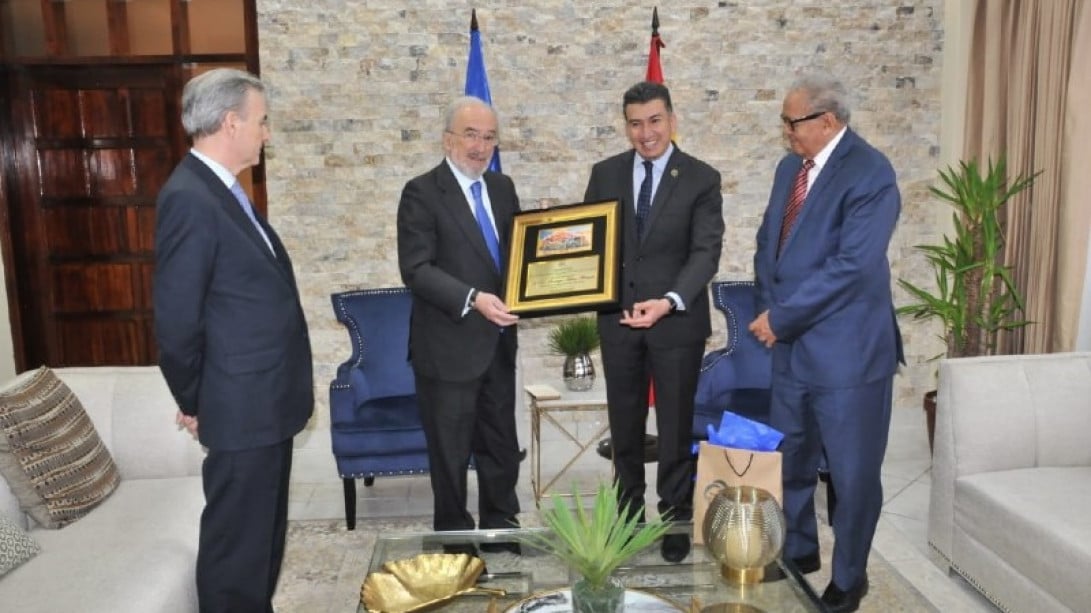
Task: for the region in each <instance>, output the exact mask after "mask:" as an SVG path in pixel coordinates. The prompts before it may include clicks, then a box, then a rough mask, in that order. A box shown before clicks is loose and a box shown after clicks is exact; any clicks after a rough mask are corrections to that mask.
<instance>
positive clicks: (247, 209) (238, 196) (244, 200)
mask: <svg viewBox="0 0 1091 613" xmlns="http://www.w3.org/2000/svg"><path fill="white" fill-rule="evenodd" d="M231 193H232V195H234V196H235V200H238V201H239V206H241V207H242V210H243V212H244V213H246V216H247V217H249V218H250V223H252V224H254V227H255V228H257V231H258V234H260V235H261V238H262V239H264V240H265V244H266V245H268V246H269V251H270V252H272V254H273V255H276V250H275V249H273V243H272V242H271V241H270V240H269V237H268V236H266V234H265V230H264V229H263V228H262V227H261V224H260V223H258V217H257V215H255V214H254V206H253V205H252V204H250V198H249V197H247V195H246V192H245V191H244V190H243V189H242V185H240V184H239V182H238V181H235V184H234V185H232V186H231Z"/></svg>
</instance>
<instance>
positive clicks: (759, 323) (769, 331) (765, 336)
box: [747, 309, 777, 347]
mask: <svg viewBox="0 0 1091 613" xmlns="http://www.w3.org/2000/svg"><path fill="white" fill-rule="evenodd" d="M747 328H748V329H749V330H750V332H751V334H753V335H754V336H755V337H756V338H757V339H758V340H759V341H761V342H762V344H764V345H765V346H766V347H772V346H773V343H776V342H777V335H776V334H773V328H771V327H769V310H768V309H766V310H764V311H762V313H761V315H758V316H757V317H756V318H755V319H754V321H752V322H750V325H749V326H747Z"/></svg>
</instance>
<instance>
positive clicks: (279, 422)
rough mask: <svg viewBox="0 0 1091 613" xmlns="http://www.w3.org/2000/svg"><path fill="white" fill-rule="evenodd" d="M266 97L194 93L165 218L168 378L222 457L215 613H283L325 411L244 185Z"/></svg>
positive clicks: (202, 572) (203, 596) (216, 77)
mask: <svg viewBox="0 0 1091 613" xmlns="http://www.w3.org/2000/svg"><path fill="white" fill-rule="evenodd" d="M264 92H265V88H264V86H263V85H262V83H261V81H259V80H258V79H257V77H254V76H253V75H250V74H248V73H245V72H242V71H239V70H234V69H216V70H212V71H209V72H206V73H204V74H202V75H200V76H198V77H195V78H194V79H192V80H191V81H190V82H189V83H187V84H186V86H185V89H184V90H183V92H182V124H183V127H184V128H185V130H186V133H187V134H189V135H190V136H191V137H192V139H193V148H192V149H191V150H190V153H189V155H187V156H186V157H185V158H184V159H183V160H182V162H181V163H180V164H179V165H178V167H177V168H176V169H175V170H174V172H173V173H172V174H171V176H170V178H169V179H168V180H167V182H166V184H165V185H164V186H163V189H162V190H161V191H160V192H159V198H158V201H157V208H156V214H157V219H156V229H155V252H156V267H155V279H154V291H153V294H154V302H155V335H156V340H157V341H158V343H159V368H160V369H161V370H162V372H163V376H164V378H165V379H166V381H167V384H168V386H169V387H170V390H171V393H172V394H173V395H174V398H175V400H176V401H177V402H178V407H179V413H178V416H177V420H178V423H179V424H180V425H181V426H184V427H185V428H186V429H188V430H189V431H190V432H191V433H193V434H194V435H196V436H198V437H199V439H200V441H201V444H203V445H204V446H205V447H207V448H208V455H207V457H206V458H205V461H204V466H203V468H202V476H203V483H204V492H205V509H204V512H203V513H202V514H201V533H200V540H199V546H198V553H197V594H198V598H199V600H200V608H201V611H202V612H231V613H238V612H263V611H272V610H273V608H272V604H271V603H272V597H273V592H274V590H275V589H276V584H277V577H278V575H279V573H280V563H281V559H282V558H283V554H284V538H285V532H286V529H287V518H288V475H289V472H290V470H291V465H292V437H293V436H294V435H295V434H296V433H298V432H299V431H300V430H302V429H303V427H304V425H306V423H307V420H308V418H309V417H310V415H311V411H312V409H313V407H314V383H313V379H312V376H311V346H310V339H309V338H308V336H307V322H306V321H305V320H304V316H303V309H302V307H301V306H300V303H299V292H298V290H297V289H296V283H295V277H294V276H293V273H292V264H291V261H290V260H289V259H288V254H287V252H285V250H284V245H283V244H282V243H281V242H280V239H279V238H278V237H277V234H276V232H274V231H273V228H272V227H271V226H269V224H268V223H267V222H266V221H265V219H264V218H262V217H261V215H258V214H256V212H255V211H253V208H252V206H251V204H250V202H249V199H248V198H247V197H246V194H245V192H243V191H242V188H241V187H240V186H239V183H238V181H237V179H236V175H238V174H239V173H240V172H242V171H243V170H244V169H246V168H248V167H250V166H253V165H254V164H256V163H258V160H259V158H260V156H261V149H262V146H263V145H264V144H265V142H266V141H268V139H269V128H268V124H267V122H268V119H267V117H266V105H265V93H264ZM198 422H199V424H200V426H199V427H198Z"/></svg>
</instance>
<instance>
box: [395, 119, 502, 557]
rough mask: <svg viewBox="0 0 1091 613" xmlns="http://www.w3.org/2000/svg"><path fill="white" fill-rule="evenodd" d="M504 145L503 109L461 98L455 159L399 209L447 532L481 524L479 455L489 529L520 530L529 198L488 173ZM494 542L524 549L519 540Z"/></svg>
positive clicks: (404, 270)
mask: <svg viewBox="0 0 1091 613" xmlns="http://www.w3.org/2000/svg"><path fill="white" fill-rule="evenodd" d="M497 141H498V127H497V117H496V112H495V111H494V110H493V109H492V108H491V107H490V106H489V105H488V104H486V103H485V102H484V101H482V100H479V99H477V98H473V97H463V98H459V99H457V100H455V101H454V102H453V103H451V105H450V107H449V108H448V111H447V118H446V123H445V125H444V129H443V150H444V153H445V154H446V155H445V159H444V160H443V161H442V162H440V163H439V165H438V166H436V167H435V168H433V169H432V170H429V171H428V172H426V173H424V174H422V175H420V176H418V177H415V178H413V179H411V180H410V181H409V182H408V183H406V185H405V189H404V190H403V191H402V196H401V202H400V203H399V205H398V266H399V267H400V269H401V275H402V280H403V281H404V282H405V285H406V286H407V287H408V288H409V289H410V291H411V292H412V293H413V312H412V320H411V324H410V330H409V357H410V360H411V361H412V363H413V373H414V375H415V378H416V384H417V395H418V398H419V400H420V408H421V420H422V423H423V426H424V435H425V438H426V440H427V442H428V462H429V466H430V471H429V472H430V476H431V480H432V495H433V499H434V512H435V515H434V518H433V526H434V528H435V529H436V530H472V529H473V528H474V518H473V517H472V516H471V515H470V513H469V511H467V508H466V476H467V475H466V471H467V465H468V464H469V462H470V455H471V454H472V455H473V457H474V462H475V465H476V467H477V487H478V490H479V493H478V512H479V518H478V525H479V526H480V527H482V528H511V527H513V526H515V525H518V523H517V519H516V515H517V514H518V513H519V499H518V497H517V496H516V494H515V485H516V482H517V481H518V480H519V461H520V459H521V455H520V451H519V445H518V437H517V433H516V428H515V351H516V332H517V330H516V326H515V325H514V324H515V323H516V321H518V319H519V318H518V316H516V315H514V314H512V313H511V312H510V311H509V310H508V308H507V306H506V305H505V304H504V302H503V301H502V300H501V298H500V296H499V294H500V293H501V287H502V279H501V274H502V271H503V270H504V265H503V264H504V262H503V257H504V254H505V253H506V252H507V244H508V240H509V236H508V233H509V231H510V227H511V223H512V217H513V216H514V215H515V213H517V212H518V211H519V197H518V196H517V195H516V193H515V184H514V183H513V182H512V180H511V179H510V178H508V177H507V176H506V175H503V174H500V173H499V172H491V171H489V170H488V167H489V162H490V160H491V159H492V156H493V152H494V151H495V150H496V145H497ZM491 545H493V546H495V545H501V546H503V547H504V548H507V549H510V550H512V551H515V552H518V544H517V543H503V544H491ZM482 547H483V548H484V547H485V546H484V545H483V546H482Z"/></svg>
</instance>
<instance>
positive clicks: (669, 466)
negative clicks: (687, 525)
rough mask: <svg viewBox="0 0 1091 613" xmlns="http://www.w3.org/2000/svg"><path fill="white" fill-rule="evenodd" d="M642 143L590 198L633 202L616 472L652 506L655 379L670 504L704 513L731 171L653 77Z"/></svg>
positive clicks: (684, 514)
mask: <svg viewBox="0 0 1091 613" xmlns="http://www.w3.org/2000/svg"><path fill="white" fill-rule="evenodd" d="M622 111H623V115H624V117H625V132H626V134H627V136H628V137H629V142H630V143H632V146H633V148H632V149H630V150H629V151H626V152H624V153H621V154H618V155H615V156H613V157H610V158H607V159H606V160H603V161H601V162H599V163H597V164H595V166H594V167H593V168H592V169H591V178H590V180H589V181H588V183H587V190H586V192H585V193H584V200H585V201H588V202H592V201H598V200H618V201H620V202H621V205H622V206H621V209H622V215H621V218H622V226H623V227H622V257H623V262H622V265H621V308H620V310H613V311H604V312H601V313H599V318H598V323H599V336H600V338H601V341H602V344H601V351H602V365H603V370H604V371H605V375H606V399H607V405H608V409H607V414H608V416H609V419H610V440H611V441H612V443H611V444H612V446H613V462H614V470H615V473H616V475H617V479H618V481H619V483H620V488H621V500H622V503H623V504H629V505H630V511H631V512H633V513H639V514H643V512H644V490H645V487H646V482H645V476H644V435H645V423H646V422H647V418H648V382H649V378H650V379H651V380H652V381H654V385H655V399H656V402H655V419H656V428H657V430H658V435H659V450H658V451H659V454H658V455H659V467H658V473H657V484H656V489H657V490H658V494H659V512H660V513H663V512H666V511H668V510H670V511H671V512H672V514H673V517H674V518H675V519H678V520H688V519H690V518H691V517H692V516H693V470H694V460H693V454H692V451H691V446H692V443H693V441H692V437H691V432H692V429H693V398H694V393H695V392H696V389H697V376H698V373H699V372H700V367H701V356H702V355H703V353H704V346H705V339H706V338H708V335H709V334H711V332H712V329H711V326H710V324H709V309H708V283H709V281H711V280H712V277H713V275H715V274H716V269H717V268H718V267H719V264H720V244H721V241H722V240H723V233H724V221H723V212H722V209H723V197H722V195H721V194H720V173H718V172H717V171H716V170H714V169H713V168H712V167H710V166H709V165H708V164H705V163H704V162H702V161H700V160H698V159H696V158H694V157H692V156H689V155H686V154H685V153H683V152H682V151H681V150H680V149H679V148H678V147H677V146H675V145H674V143H672V142H671V136H672V135H673V134H674V131H675V128H676V119H675V116H674V110H673V107H672V105H671V98H670V92H669V91H668V90H667V88H666V87H664V86H663V85H661V84H658V83H650V82H643V83H637V84H636V85H634V86H632V87H631V88H629V90H628V91H626V92H625V94H624V96H623V97H622ZM661 547H662V551H661V552H662V554H663V557H664V558H665V559H666V560H668V561H672V562H677V561H681V560H682V559H683V558H685V557H686V555H687V554H688V553H689V547H690V543H689V537H688V536H686V535H681V534H678V535H668V536H667V537H665V538H664V539H663V542H662V546H661Z"/></svg>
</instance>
